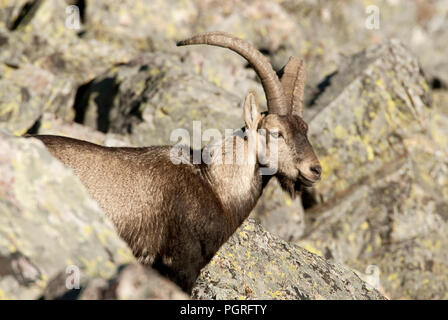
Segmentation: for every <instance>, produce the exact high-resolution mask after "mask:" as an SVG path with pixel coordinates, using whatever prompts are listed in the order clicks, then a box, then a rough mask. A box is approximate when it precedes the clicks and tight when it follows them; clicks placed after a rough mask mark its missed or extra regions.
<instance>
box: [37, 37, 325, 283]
mask: <svg viewBox="0 0 448 320" xmlns="http://www.w3.org/2000/svg"><path fill="white" fill-rule="evenodd" d="M190 44H209V45H217V46H221V47H225V48H228V49H231V50H233V51H235V52H237V53H239V54H240V55H242V56H243V57H244V58H246V59H247V60H248V62H249V63H250V64H251V65H252V66H253V68H254V69H255V71H256V72H257V74H258V76H259V77H260V79H261V82H262V85H263V88H264V90H265V93H266V98H267V102H268V112H267V113H264V114H261V113H260V111H259V109H258V106H257V104H256V102H255V98H254V95H253V94H252V93H249V94H248V95H247V96H246V99H245V101H244V121H245V124H246V125H245V127H244V131H245V135H246V137H250V138H251V139H247V138H244V137H243V136H241V135H235V136H232V137H231V138H228V139H230V142H231V144H232V145H235V144H237V143H241V145H243V147H244V148H243V149H242V150H243V152H244V153H245V154H246V158H245V159H248V158H250V157H254V158H255V159H256V161H253V162H252V161H245V162H244V163H233V164H222V163H213V162H212V163H210V164H205V163H201V164H193V163H192V162H191V161H189V162H188V161H187V163H181V164H174V163H173V162H172V159H171V152H170V151H171V150H172V147H171V146H152V147H146V148H109V147H102V146H99V145H95V144H92V143H88V142H85V141H80V140H76V139H71V138H65V137H60V136H44V135H40V136H39V135H37V136H34V137H35V138H38V139H40V140H41V141H42V142H43V143H44V144H45V145H46V147H47V148H48V149H49V151H50V152H51V153H52V154H53V155H54V156H55V157H57V158H58V159H59V160H61V161H62V162H63V163H64V164H65V165H67V166H68V167H70V168H72V169H73V170H74V172H75V174H76V175H77V176H78V177H79V178H80V180H81V181H82V182H83V184H84V185H85V186H86V187H87V189H88V191H89V193H90V194H91V196H92V197H93V198H94V199H96V200H97V202H98V203H99V205H100V206H101V207H102V208H103V210H104V211H105V213H106V214H107V215H108V216H109V217H110V219H111V220H112V221H113V223H114V224H115V226H116V228H117V230H118V233H119V234H120V236H121V237H122V238H123V239H124V240H125V241H126V242H127V243H128V244H129V246H130V247H131V249H132V250H133V253H134V255H135V256H136V257H137V258H138V260H139V261H140V262H141V263H143V264H145V265H149V266H152V267H154V268H156V269H157V270H159V271H160V272H161V273H162V274H164V275H166V276H168V277H169V278H171V279H172V280H173V281H175V282H176V283H177V284H179V285H180V286H181V287H182V288H183V289H184V290H185V291H187V292H191V289H192V287H193V285H194V282H195V280H196V278H197V276H198V275H199V272H200V270H201V269H202V268H203V267H204V266H205V265H206V264H207V263H208V262H209V261H210V259H211V258H212V257H213V255H214V254H215V253H216V252H217V251H218V249H219V248H220V246H221V245H222V244H223V243H224V242H225V241H226V240H227V239H228V238H229V237H230V236H231V235H232V233H233V232H234V231H235V230H236V229H237V228H238V226H240V225H241V223H242V222H243V221H244V220H245V219H246V218H247V217H248V215H249V213H250V212H251V210H252V209H253V208H254V206H255V204H256V203H257V201H258V199H259V198H260V196H261V194H262V191H263V188H264V186H265V185H266V183H267V182H268V181H269V179H270V178H271V177H272V176H270V175H260V174H259V169H262V168H267V169H269V168H273V167H274V166H275V170H274V171H275V176H276V177H277V178H278V180H279V182H280V185H281V186H282V188H283V189H284V190H286V191H287V192H288V193H289V194H290V195H291V196H293V197H294V195H295V194H296V193H297V192H299V191H300V189H301V187H302V185H305V186H311V185H312V184H313V183H315V182H316V181H318V180H319V179H320V174H321V167H320V165H319V161H318V160H317V158H316V156H315V154H314V151H313V149H312V147H311V145H310V143H309V141H308V138H307V125H306V123H305V122H304V121H303V120H302V118H301V116H302V105H303V103H302V100H303V88H304V64H303V63H302V61H300V60H298V59H296V58H294V57H291V58H290V60H289V62H288V63H287V64H286V65H285V67H284V68H283V69H282V70H281V71H280V72H279V74H280V79H279V78H278V76H277V74H276V73H275V72H274V70H273V69H272V67H271V65H270V63H269V61H268V60H267V59H266V58H265V57H264V56H263V55H262V54H261V53H260V52H259V51H258V50H256V49H255V48H254V47H252V46H251V45H249V44H248V43H247V42H245V41H243V40H241V39H238V38H235V37H233V36H231V35H228V34H225V33H222V32H212V33H205V34H202V35H198V36H195V37H193V38H190V39H188V40H185V41H181V42H179V43H178V45H190ZM259 129H264V130H265V132H267V134H266V135H264V134H261V133H260V130H259ZM249 140H251V141H256V147H255V148H251V147H250V146H249V143H248V141H249ZM273 143H275V144H276V145H277V146H278V157H277V159H278V160H277V161H276V163H272V161H269V160H266V159H262V158H263V157H265V158H266V154H267V153H266V150H270V145H272V144H273ZM227 146H228V144H227V143H223V144H214V145H209V146H206V148H209V151H211V154H213V153H215V154H216V153H220V154H222V155H224V154H225V153H228V152H233V153H235V152H237V150H239V149H238V148H232V149H228V147H227ZM229 150H230V151H229ZM260 159H262V161H261V160H260ZM188 160H189V159H188Z"/></svg>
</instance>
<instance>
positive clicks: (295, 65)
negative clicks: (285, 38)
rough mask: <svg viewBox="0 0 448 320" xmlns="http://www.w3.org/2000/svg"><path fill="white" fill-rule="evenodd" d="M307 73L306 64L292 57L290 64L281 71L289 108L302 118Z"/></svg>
mask: <svg viewBox="0 0 448 320" xmlns="http://www.w3.org/2000/svg"><path fill="white" fill-rule="evenodd" d="M305 72H306V70H305V62H303V60H300V59H297V58H296V57H290V58H289V61H288V63H287V64H286V65H285V66H284V67H283V68H282V70H280V71H279V74H280V79H281V80H280V81H281V84H282V86H283V90H284V92H285V99H286V103H287V106H288V108H289V110H290V111H291V112H292V113H295V114H297V115H299V116H300V117H301V116H302V112H303V95H304V89H305Z"/></svg>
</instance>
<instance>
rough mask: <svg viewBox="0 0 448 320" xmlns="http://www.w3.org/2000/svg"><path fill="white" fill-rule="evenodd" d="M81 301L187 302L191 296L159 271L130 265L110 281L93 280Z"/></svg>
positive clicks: (83, 292)
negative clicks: (144, 300)
mask: <svg viewBox="0 0 448 320" xmlns="http://www.w3.org/2000/svg"><path fill="white" fill-rule="evenodd" d="M80 299H81V300H93V299H94V300H103V299H120V300H137V299H138V300H140V299H151V300H154V299H157V300H160V299H163V300H186V299H189V296H188V295H187V294H186V293H184V292H183V291H182V290H181V289H180V288H179V287H178V286H176V285H175V284H173V283H172V282H171V281H169V280H168V279H166V278H164V277H162V276H161V275H159V274H158V273H157V271H155V270H153V269H147V268H144V267H142V266H141V265H138V264H130V265H127V266H125V267H123V268H122V269H120V271H119V273H118V275H117V276H116V277H115V278H113V279H111V280H109V281H105V280H104V279H101V278H95V279H93V280H91V281H90V282H89V283H88V284H87V286H86V288H85V289H84V290H83V291H82V293H81V295H80Z"/></svg>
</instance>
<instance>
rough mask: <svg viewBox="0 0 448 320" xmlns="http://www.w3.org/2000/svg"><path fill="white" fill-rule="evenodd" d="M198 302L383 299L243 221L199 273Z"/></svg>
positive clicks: (340, 270) (344, 272)
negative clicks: (217, 300)
mask: <svg viewBox="0 0 448 320" xmlns="http://www.w3.org/2000/svg"><path fill="white" fill-rule="evenodd" d="M193 297H194V298H197V299H283V300H285V299H293V300H308V299H335V300H342V299H384V297H383V296H382V295H381V294H380V293H379V292H378V291H377V290H376V289H374V288H373V287H371V286H369V285H368V284H367V283H366V282H364V281H363V280H361V279H360V278H359V277H358V276H357V275H356V274H355V273H354V272H353V271H351V270H349V269H347V268H345V267H343V266H342V265H339V264H335V263H330V262H327V261H325V259H323V258H322V257H319V256H318V255H316V254H313V253H310V252H309V251H307V250H305V249H303V248H301V247H299V246H297V245H294V244H291V243H287V242H285V241H283V240H281V239H279V238H277V237H275V236H274V235H272V234H271V233H269V232H267V231H265V230H264V229H263V227H261V226H260V225H259V224H257V223H255V222H254V221H253V220H251V219H248V220H247V221H246V222H244V223H243V225H242V226H241V227H240V228H239V229H238V230H237V231H236V232H235V234H234V235H233V236H232V237H231V238H230V239H229V241H227V242H226V244H224V245H223V246H222V248H221V249H220V250H219V251H218V253H217V254H216V255H215V257H214V258H213V259H212V261H211V262H210V263H209V264H208V265H207V266H206V267H205V268H204V269H203V270H202V272H201V275H200V276H199V279H198V281H197V282H196V286H195V288H194V289H193Z"/></svg>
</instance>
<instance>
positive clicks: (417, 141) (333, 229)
mask: <svg viewBox="0 0 448 320" xmlns="http://www.w3.org/2000/svg"><path fill="white" fill-rule="evenodd" d="M430 101H431V98H430V92H429V89H428V84H427V83H426V81H425V80H424V78H423V75H422V73H421V69H420V67H419V64H418V62H417V60H416V59H415V58H414V57H413V56H412V55H411V54H409V53H408V51H407V50H406V49H405V47H404V46H403V45H401V44H400V43H399V42H398V41H391V42H388V43H385V44H383V45H379V46H375V47H372V48H369V49H367V50H366V51H364V52H362V53H360V54H358V55H355V56H354V57H353V58H352V59H350V60H349V61H348V62H347V64H345V65H344V66H342V67H341V69H340V70H339V71H338V73H337V74H336V75H335V76H334V77H332V78H331V84H330V85H329V86H328V87H327V88H326V89H325V90H324V92H323V93H322V95H321V96H320V97H319V98H318V100H317V101H316V110H317V111H316V113H315V114H314V115H312V114H311V113H310V114H309V118H310V119H311V120H310V123H309V124H310V141H311V142H312V143H313V145H314V147H315V150H316V152H317V155H318V157H319V159H320V161H321V163H322V166H323V179H322V181H321V183H319V184H318V185H317V186H316V188H315V191H316V194H317V199H318V202H320V205H317V206H315V207H313V208H312V209H311V210H309V211H307V212H306V214H305V218H306V220H305V221H306V222H305V226H306V227H305V232H304V235H303V237H302V240H300V241H299V242H298V243H299V244H300V245H302V246H304V247H305V248H307V249H309V250H312V251H314V252H316V253H319V254H321V255H322V256H325V257H326V258H328V259H332V260H334V261H337V262H339V263H343V264H345V265H348V266H349V267H352V268H355V269H357V270H360V271H363V270H366V269H368V268H369V267H371V266H375V267H376V268H378V270H379V276H380V281H379V282H380V284H381V286H382V287H383V288H384V290H385V293H386V294H387V295H388V296H389V297H391V298H392V299H399V298H412V299H443V298H447V296H446V292H447V289H448V280H447V279H446V274H447V272H448V256H447V252H448V251H447V249H448V242H447V241H446V237H445V236H444V235H445V234H446V232H448V229H447V228H448V224H447V221H446V218H445V217H446V214H445V212H446V211H447V207H446V199H447V196H448V171H447V170H446V168H447V165H446V163H447V162H446V159H447V157H446V156H447V151H448V141H447V140H446V139H445V138H444V137H446V135H447V132H446V128H447V124H448V122H447V121H448V118H447V116H446V114H443V113H441V112H440V111H438V108H434V107H432V108H431V104H430Z"/></svg>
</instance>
